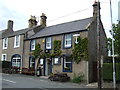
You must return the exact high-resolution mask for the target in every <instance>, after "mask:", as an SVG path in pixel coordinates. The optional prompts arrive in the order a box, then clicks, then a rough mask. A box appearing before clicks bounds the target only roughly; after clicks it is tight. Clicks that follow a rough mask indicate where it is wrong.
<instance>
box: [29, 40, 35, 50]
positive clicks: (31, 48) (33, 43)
mask: <svg viewBox="0 0 120 90" xmlns="http://www.w3.org/2000/svg"><path fill="white" fill-rule="evenodd" d="M32 45H33V46H32ZM35 45H36V41H35V40H31V41H30V50H31V51H33V50H35ZM33 47H34V48H33Z"/></svg>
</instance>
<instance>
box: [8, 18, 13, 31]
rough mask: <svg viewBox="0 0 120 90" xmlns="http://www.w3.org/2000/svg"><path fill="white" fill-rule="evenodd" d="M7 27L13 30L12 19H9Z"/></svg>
mask: <svg viewBox="0 0 120 90" xmlns="http://www.w3.org/2000/svg"><path fill="white" fill-rule="evenodd" d="M7 29H8V30H9V31H13V21H12V20H9V21H8V27H7Z"/></svg>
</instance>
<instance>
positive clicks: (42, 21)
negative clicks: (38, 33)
mask: <svg viewBox="0 0 120 90" xmlns="http://www.w3.org/2000/svg"><path fill="white" fill-rule="evenodd" d="M40 17H41V20H40V25H42V26H46V19H47V17H46V15H45V14H44V13H42V16H40Z"/></svg>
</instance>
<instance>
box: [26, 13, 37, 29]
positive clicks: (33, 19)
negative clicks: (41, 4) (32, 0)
mask: <svg viewBox="0 0 120 90" xmlns="http://www.w3.org/2000/svg"><path fill="white" fill-rule="evenodd" d="M28 23H29V26H28V27H29V28H31V27H33V26H36V25H37V20H36V17H35V16H32V15H31V16H30V19H29V20H28Z"/></svg>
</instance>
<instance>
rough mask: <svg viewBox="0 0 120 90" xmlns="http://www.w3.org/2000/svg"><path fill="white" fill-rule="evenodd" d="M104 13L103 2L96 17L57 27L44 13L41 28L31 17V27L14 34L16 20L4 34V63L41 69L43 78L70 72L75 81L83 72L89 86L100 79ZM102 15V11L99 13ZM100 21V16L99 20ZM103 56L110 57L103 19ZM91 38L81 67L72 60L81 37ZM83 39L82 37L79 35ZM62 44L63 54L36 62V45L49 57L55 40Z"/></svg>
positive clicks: (2, 40)
mask: <svg viewBox="0 0 120 90" xmlns="http://www.w3.org/2000/svg"><path fill="white" fill-rule="evenodd" d="M98 5H99V8H98ZM98 9H99V11H100V3H99V2H95V3H94V4H93V17H89V18H85V19H81V20H75V21H71V22H67V23H62V24H58V25H53V26H48V27H47V26H46V19H47V17H46V16H45V14H42V16H41V21H40V25H37V21H36V18H35V17H34V16H31V18H30V19H29V21H28V22H29V27H28V28H26V29H22V30H19V31H13V21H11V20H10V21H8V28H7V29H6V30H4V32H2V36H1V37H0V42H2V47H0V48H2V52H0V54H1V60H2V61H3V60H7V61H11V65H12V66H16V67H20V68H21V70H22V68H31V67H33V68H36V67H37V64H39V67H40V68H41V75H43V76H47V75H49V74H51V73H55V72H56V71H58V72H66V73H67V74H68V75H69V76H70V77H71V78H73V77H74V75H75V74H76V75H78V74H79V73H82V74H84V80H86V81H87V82H88V83H89V82H92V81H95V80H96V79H95V78H97V65H96V62H97V10H98ZM98 13H100V12H98ZM99 18H100V17H99ZM99 23H100V28H99V30H100V53H101V57H104V56H106V55H107V49H106V34H105V31H104V27H103V25H102V21H101V18H100V22H99ZM76 35H80V37H81V38H87V39H88V55H89V57H88V61H86V60H84V59H82V60H81V61H80V62H79V63H78V64H76V63H75V62H74V60H72V59H71V58H70V56H71V54H72V49H74V43H77V39H76V38H77V36H76ZM78 37H79V36H78ZM55 40H57V41H60V42H61V43H60V50H61V55H55V56H50V57H48V56H44V57H42V58H40V59H39V60H36V59H35V57H34V56H33V54H32V52H33V51H34V50H35V49H36V48H35V45H36V44H38V43H39V44H40V45H41V49H42V50H43V52H44V53H46V54H52V52H53V49H54V45H53V44H54V41H55Z"/></svg>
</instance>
